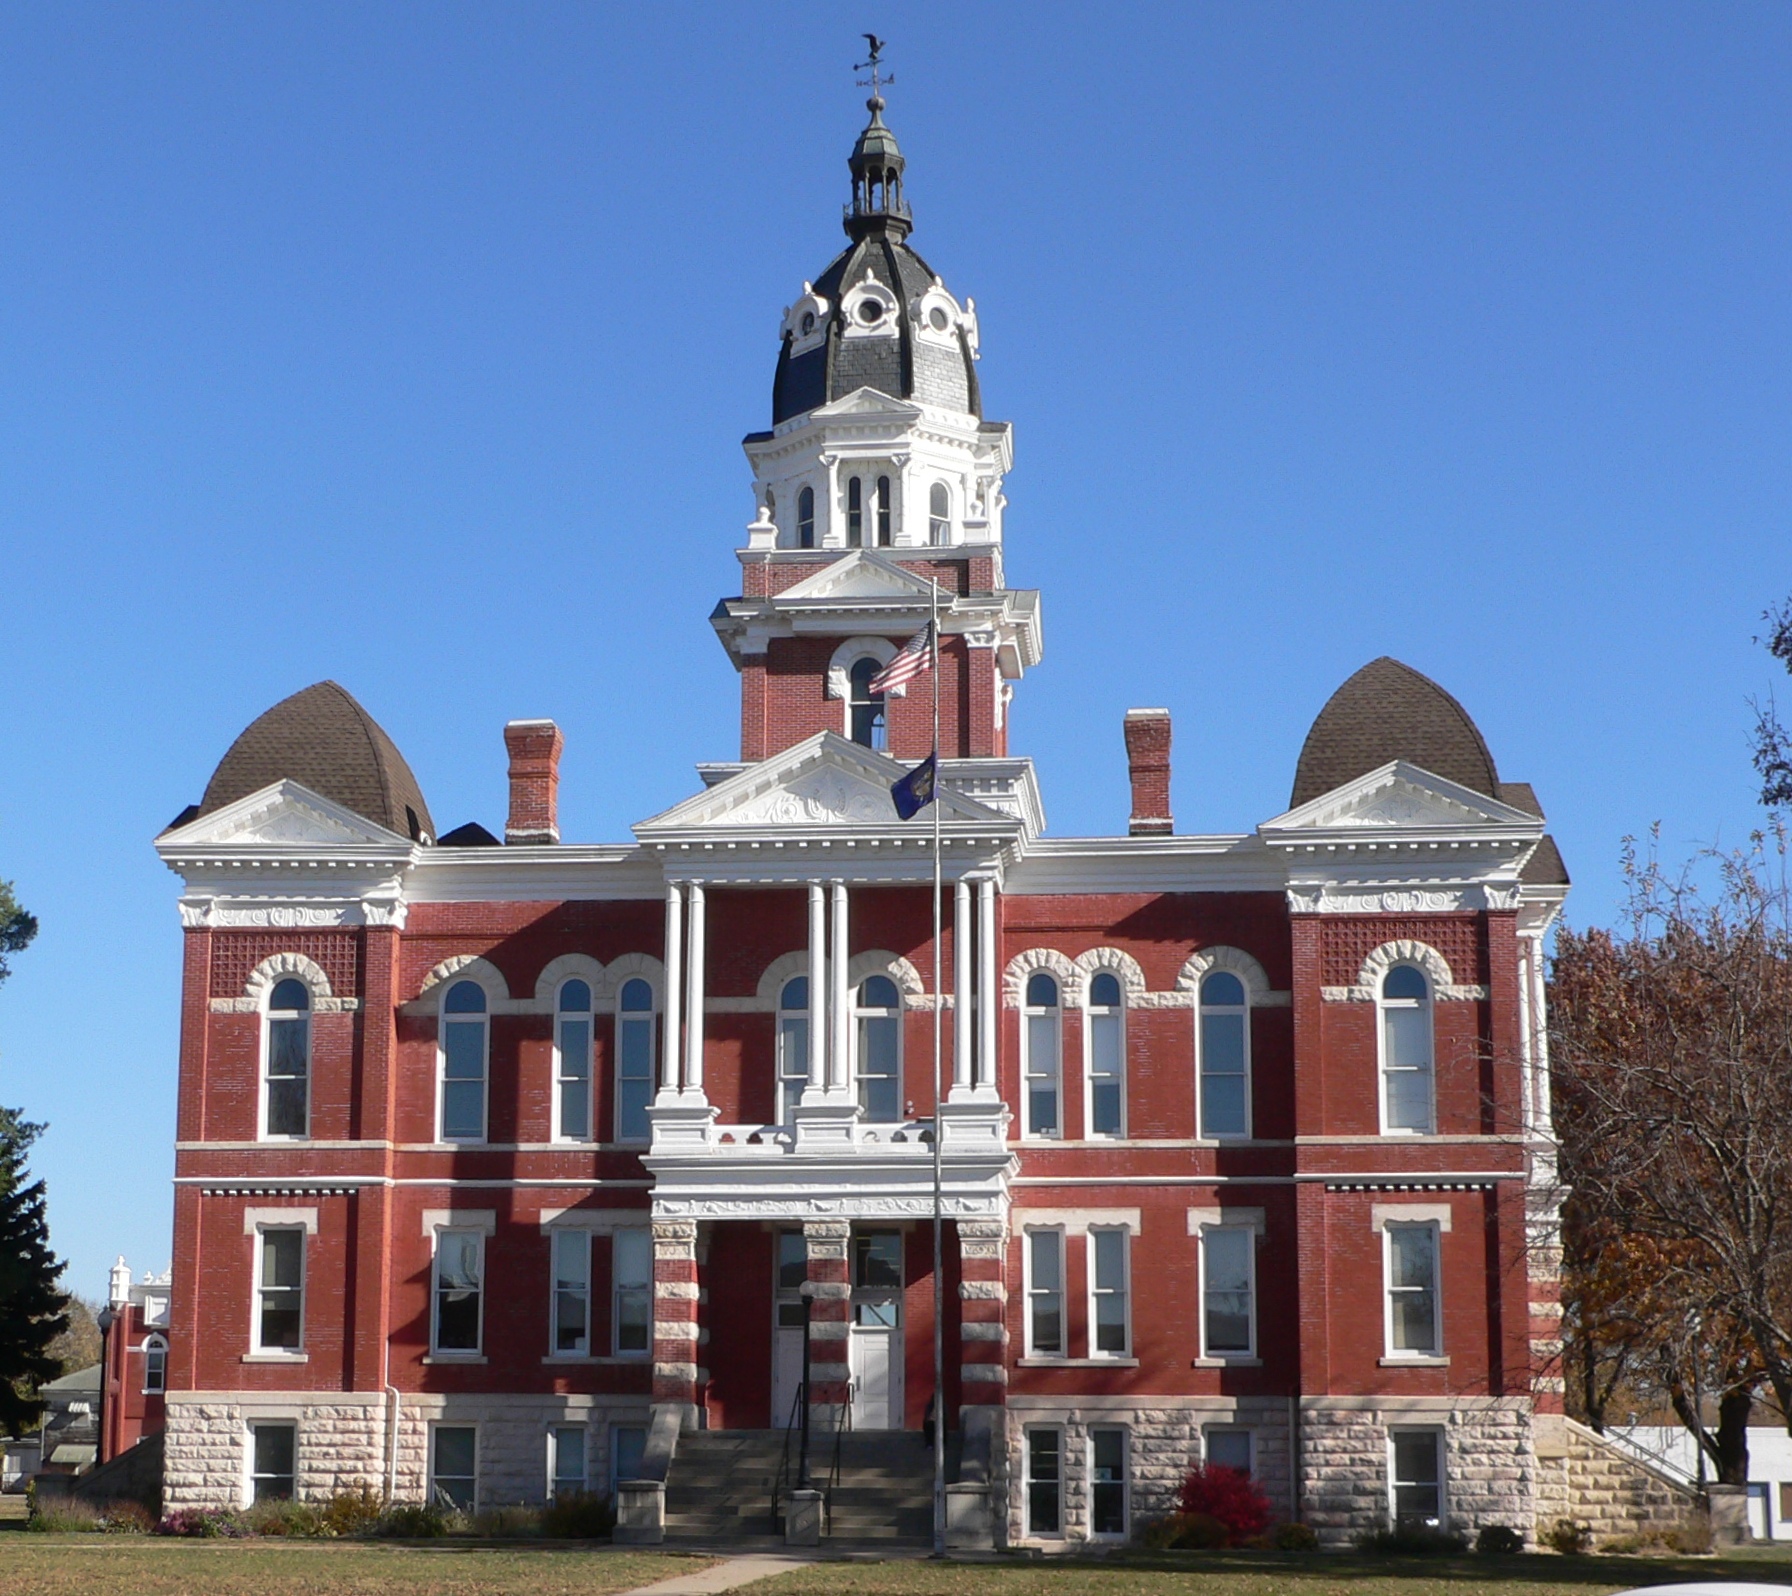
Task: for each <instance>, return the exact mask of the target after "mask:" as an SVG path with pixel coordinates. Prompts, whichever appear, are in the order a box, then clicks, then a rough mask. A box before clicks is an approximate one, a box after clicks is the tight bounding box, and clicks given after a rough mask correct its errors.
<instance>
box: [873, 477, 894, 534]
mask: <svg viewBox="0 0 1792 1596" xmlns="http://www.w3.org/2000/svg"><path fill="white" fill-rule="evenodd" d="M895 507H896V496H895V494H894V493H892V492H891V491H890V479H889V478H888V477H879V478H878V479H877V546H878V547H879V548H880V549H887V548H888V547H889V546H890V543H891V541H892V540H891V536H890V516H891V512H892V511H893V510H894V509H895Z"/></svg>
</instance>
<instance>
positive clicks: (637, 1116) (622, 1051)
mask: <svg viewBox="0 0 1792 1596" xmlns="http://www.w3.org/2000/svg"><path fill="white" fill-rule="evenodd" d="M658 1040H659V995H658V993H657V992H656V991H655V990H654V986H653V983H652V982H651V981H647V980H644V979H643V978H642V977H640V976H638V975H637V976H631V977H630V978H629V979H628V980H626V981H624V982H623V983H622V990H621V991H619V992H618V993H617V994H616V1140H617V1141H619V1142H644V1141H646V1140H647V1138H648V1135H649V1133H650V1126H649V1122H648V1118H647V1110H648V1107H649V1106H650V1105H651V1104H652V1102H653V1060H654V1055H655V1054H656V1053H657V1052H658V1051H659V1048H658V1045H657V1044H658Z"/></svg>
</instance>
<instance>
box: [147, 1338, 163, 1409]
mask: <svg viewBox="0 0 1792 1596" xmlns="http://www.w3.org/2000/svg"><path fill="white" fill-rule="evenodd" d="M167 1389H168V1342H167V1341H166V1339H165V1338H163V1337H162V1336H150V1337H148V1338H147V1339H146V1340H145V1341H144V1343H143V1394H144V1395H145V1396H160V1395H161V1394H162V1393H163V1392H164V1391H166V1390H167Z"/></svg>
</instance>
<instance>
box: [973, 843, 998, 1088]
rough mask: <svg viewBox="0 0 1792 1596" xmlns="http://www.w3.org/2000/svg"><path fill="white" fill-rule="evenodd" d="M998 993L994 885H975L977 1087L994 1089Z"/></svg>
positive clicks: (995, 1079)
mask: <svg viewBox="0 0 1792 1596" xmlns="http://www.w3.org/2000/svg"><path fill="white" fill-rule="evenodd" d="M1001 1012H1002V993H1001V990H1000V989H999V988H998V987H997V985H996V884H995V882H994V881H993V880H990V879H988V878H987V877H986V878H985V879H984V880H982V881H979V882H978V883H977V1085H978V1086H980V1087H988V1088H989V1089H990V1090H991V1091H994V1090H995V1089H996V1083H997V1074H996V1036H997V1034H998V1032H997V1029H996V1027H997V1022H998V1020H999V1018H1000V1016H1001Z"/></svg>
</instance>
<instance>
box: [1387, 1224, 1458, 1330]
mask: <svg viewBox="0 0 1792 1596" xmlns="http://www.w3.org/2000/svg"><path fill="white" fill-rule="evenodd" d="M1382 1259H1383V1263H1382V1267H1383V1270H1384V1276H1383V1278H1384V1279H1385V1280H1386V1282H1387V1349H1388V1356H1389V1357H1393V1358H1397V1357H1401V1356H1403V1355H1404V1356H1407V1357H1435V1356H1437V1354H1438V1353H1440V1352H1441V1351H1442V1350H1443V1339H1442V1325H1441V1323H1440V1314H1439V1311H1438V1308H1439V1303H1438V1285H1437V1277H1438V1225H1437V1223H1436V1222H1435V1221H1432V1220H1424V1221H1419V1222H1417V1223H1400V1224H1395V1223H1389V1224H1386V1225H1383V1226H1382Z"/></svg>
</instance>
